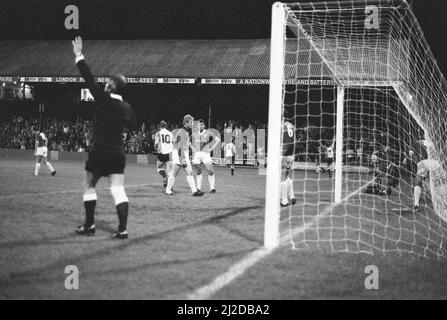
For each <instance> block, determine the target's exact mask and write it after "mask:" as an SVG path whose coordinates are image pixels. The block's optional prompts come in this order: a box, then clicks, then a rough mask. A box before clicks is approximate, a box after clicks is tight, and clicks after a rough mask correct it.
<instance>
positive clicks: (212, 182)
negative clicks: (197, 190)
mask: <svg viewBox="0 0 447 320" xmlns="http://www.w3.org/2000/svg"><path fill="white" fill-rule="evenodd" d="M208 182H209V183H210V189H211V190H214V189H215V188H216V186H215V184H216V180H215V178H214V174H213V175H208Z"/></svg>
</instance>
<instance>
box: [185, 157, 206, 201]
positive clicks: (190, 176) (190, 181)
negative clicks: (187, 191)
mask: <svg viewBox="0 0 447 320" xmlns="http://www.w3.org/2000/svg"><path fill="white" fill-rule="evenodd" d="M183 167H184V169H185V173H186V181H187V182H188V184H189V187H190V188H191V192H192V194H193V195H194V196H202V195H203V193H201V192H199V191H198V190H197V187H196V182H195V181H194V176H193V171H192V166H191V163H185V164H184V165H183Z"/></svg>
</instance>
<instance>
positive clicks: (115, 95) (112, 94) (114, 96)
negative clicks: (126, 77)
mask: <svg viewBox="0 0 447 320" xmlns="http://www.w3.org/2000/svg"><path fill="white" fill-rule="evenodd" d="M110 97H111V98H113V99H117V100H119V101H123V97H122V96H121V95H120V94H116V93H111V94H110Z"/></svg>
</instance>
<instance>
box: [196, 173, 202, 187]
mask: <svg viewBox="0 0 447 320" xmlns="http://www.w3.org/2000/svg"><path fill="white" fill-rule="evenodd" d="M202 179H203V176H202V175H201V174H198V175H197V176H196V184H197V189H199V190H202Z"/></svg>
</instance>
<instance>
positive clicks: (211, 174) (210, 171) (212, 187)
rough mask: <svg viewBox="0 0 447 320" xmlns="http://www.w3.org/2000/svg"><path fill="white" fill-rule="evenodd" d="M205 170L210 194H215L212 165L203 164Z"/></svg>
mask: <svg viewBox="0 0 447 320" xmlns="http://www.w3.org/2000/svg"><path fill="white" fill-rule="evenodd" d="M204 165H205V169H206V171H207V172H208V182H209V184H210V190H211V193H216V178H215V176H214V168H213V164H212V163H205V164H204Z"/></svg>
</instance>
